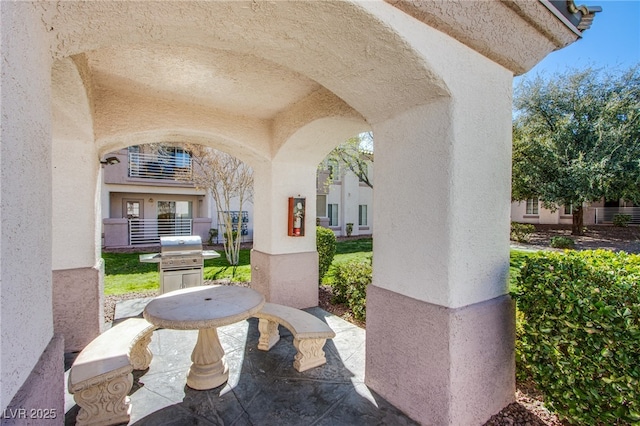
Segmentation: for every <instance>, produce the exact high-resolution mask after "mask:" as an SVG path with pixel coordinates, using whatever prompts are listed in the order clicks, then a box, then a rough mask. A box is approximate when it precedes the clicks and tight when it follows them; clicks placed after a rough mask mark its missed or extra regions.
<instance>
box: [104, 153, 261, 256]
mask: <svg viewBox="0 0 640 426" xmlns="http://www.w3.org/2000/svg"><path fill="white" fill-rule="evenodd" d="M105 158H106V159H107V160H105V161H104V162H103V164H104V166H103V188H102V212H103V218H102V227H103V233H102V235H103V241H102V245H103V247H105V248H117V247H134V246H147V245H155V244H158V242H159V239H160V237H161V236H163V235H199V236H200V237H201V238H202V241H203V242H206V241H208V240H209V239H210V238H212V242H220V241H222V240H221V239H222V238H223V237H222V236H223V232H224V228H223V225H221V223H222V220H219V216H220V215H221V214H222V212H218V211H217V209H216V204H215V202H214V200H213V198H212V197H211V195H210V194H209V193H208V192H207V191H206V190H205V189H199V188H197V187H196V186H195V185H194V184H193V181H192V180H191V176H192V173H193V172H194V167H196V166H195V164H194V162H193V161H192V158H191V155H190V153H189V152H187V151H185V150H184V149H182V148H180V147H161V148H158V147H156V146H152V145H135V146H130V147H128V148H125V149H121V150H119V151H116V152H112V153H110V154H108V155H106V156H105ZM231 208H233V203H232V207H231ZM252 210H253V209H252V205H251V203H246V202H245V203H244V205H243V211H234V210H231V211H230V212H229V214H231V216H232V219H233V226H234V230H239V231H240V234H241V237H242V238H243V240H245V241H250V240H251V238H252V234H253V233H252V226H250V223H251V220H250V218H251V216H252ZM211 229H215V230H216V231H215V234H216V236H213V237H212V234H211V233H210V230H211Z"/></svg>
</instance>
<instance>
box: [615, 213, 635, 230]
mask: <svg viewBox="0 0 640 426" xmlns="http://www.w3.org/2000/svg"><path fill="white" fill-rule="evenodd" d="M629 222H631V215H630V214H620V213H618V214H614V215H613V225H614V226H620V227H623V228H626V227H627V226H629Z"/></svg>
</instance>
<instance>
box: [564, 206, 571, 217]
mask: <svg viewBox="0 0 640 426" xmlns="http://www.w3.org/2000/svg"><path fill="white" fill-rule="evenodd" d="M563 214H565V215H572V214H573V204H569V205H568V206H564V210H563Z"/></svg>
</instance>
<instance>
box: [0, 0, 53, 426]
mask: <svg viewBox="0 0 640 426" xmlns="http://www.w3.org/2000/svg"><path fill="white" fill-rule="evenodd" d="M38 10H39V9H38V7H37V6H34V5H33V4H31V3H28V2H0V18H1V20H0V37H1V42H0V44H1V45H2V49H0V55H1V56H2V59H1V60H0V68H1V72H0V87H2V90H1V91H0V94H1V96H2V99H1V100H0V110H1V113H0V117H1V120H2V124H1V125H0V140H1V141H2V142H1V143H0V171H1V177H0V354H1V356H0V409H2V410H5V409H7V413H17V412H18V411H19V410H24V412H25V413H27V415H28V413H29V409H30V408H42V409H46V410H48V411H49V412H57V413H58V414H57V419H56V421H60V420H58V419H60V418H61V413H62V416H64V389H63V387H64V375H63V374H64V372H63V366H62V356H63V352H62V346H63V345H62V339H61V338H59V337H56V336H54V327H53V321H52V317H53V314H52V308H51V163H50V158H51V109H50V107H51V54H50V52H49V42H48V39H47V35H46V29H45V26H44V25H43V24H42V18H41V17H40V15H39V13H38ZM10 410H13V411H10ZM16 417H18V416H16V415H14V416H13V418H11V416H10V415H7V416H3V420H2V424H3V425H4V424H7V425H9V424H25V422H27V421H28V420H25V418H26V417H22V418H16Z"/></svg>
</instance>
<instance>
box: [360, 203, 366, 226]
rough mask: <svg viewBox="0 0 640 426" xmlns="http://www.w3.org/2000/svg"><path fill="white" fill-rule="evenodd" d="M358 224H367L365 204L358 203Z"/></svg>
mask: <svg viewBox="0 0 640 426" xmlns="http://www.w3.org/2000/svg"><path fill="white" fill-rule="evenodd" d="M358 225H359V226H367V205H366V204H360V205H359V206H358Z"/></svg>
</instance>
